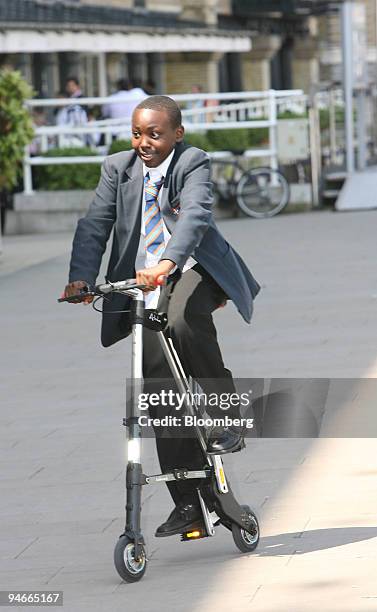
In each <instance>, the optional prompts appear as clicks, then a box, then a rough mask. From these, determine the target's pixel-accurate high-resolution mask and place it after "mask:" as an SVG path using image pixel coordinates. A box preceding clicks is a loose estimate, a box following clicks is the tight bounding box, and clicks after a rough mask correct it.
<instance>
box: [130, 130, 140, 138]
mask: <svg viewBox="0 0 377 612" xmlns="http://www.w3.org/2000/svg"><path fill="white" fill-rule="evenodd" d="M132 136H133V137H134V138H138V137H139V136H140V132H136V131H135V132H132Z"/></svg>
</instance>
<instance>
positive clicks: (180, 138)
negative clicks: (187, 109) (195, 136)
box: [175, 125, 185, 142]
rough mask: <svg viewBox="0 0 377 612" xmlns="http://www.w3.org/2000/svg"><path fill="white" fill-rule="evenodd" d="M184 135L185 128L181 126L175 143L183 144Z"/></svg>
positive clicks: (178, 128) (176, 133) (176, 132)
mask: <svg viewBox="0 0 377 612" xmlns="http://www.w3.org/2000/svg"><path fill="white" fill-rule="evenodd" d="M184 134H185V128H184V127H183V125H180V126H179V127H177V129H176V130H175V141H176V142H182V140H183V136H184Z"/></svg>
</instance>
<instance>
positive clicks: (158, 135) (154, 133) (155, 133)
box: [151, 132, 160, 139]
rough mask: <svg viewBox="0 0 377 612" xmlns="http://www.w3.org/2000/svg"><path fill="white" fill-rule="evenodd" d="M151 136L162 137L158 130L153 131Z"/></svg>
mask: <svg viewBox="0 0 377 612" xmlns="http://www.w3.org/2000/svg"><path fill="white" fill-rule="evenodd" d="M151 136H152V138H155V139H156V138H159V137H160V134H158V133H157V132H152V134H151Z"/></svg>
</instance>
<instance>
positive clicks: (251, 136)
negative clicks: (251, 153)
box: [247, 127, 269, 149]
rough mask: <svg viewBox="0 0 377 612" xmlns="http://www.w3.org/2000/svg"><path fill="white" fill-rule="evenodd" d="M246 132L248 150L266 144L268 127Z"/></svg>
mask: <svg viewBox="0 0 377 612" xmlns="http://www.w3.org/2000/svg"><path fill="white" fill-rule="evenodd" d="M247 132H248V145H249V148H251V149H252V148H253V147H260V146H261V145H263V144H265V143H266V142H268V137H269V134H268V127H264V128H249V129H248V130H247Z"/></svg>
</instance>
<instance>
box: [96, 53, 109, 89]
mask: <svg viewBox="0 0 377 612" xmlns="http://www.w3.org/2000/svg"><path fill="white" fill-rule="evenodd" d="M98 89H99V95H100V96H101V97H103V96H107V95H108V91H107V75H106V54H105V53H104V52H103V51H102V52H101V53H98Z"/></svg>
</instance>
